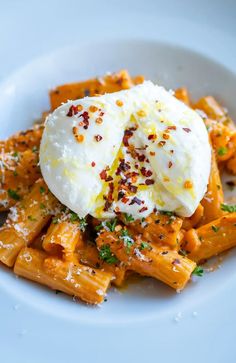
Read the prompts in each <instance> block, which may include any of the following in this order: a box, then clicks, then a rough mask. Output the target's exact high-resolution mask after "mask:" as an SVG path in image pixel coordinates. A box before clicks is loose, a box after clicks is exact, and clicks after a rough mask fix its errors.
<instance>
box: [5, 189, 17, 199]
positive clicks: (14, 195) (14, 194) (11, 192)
mask: <svg viewBox="0 0 236 363" xmlns="http://www.w3.org/2000/svg"><path fill="white" fill-rule="evenodd" d="M7 192H8V195H9V197H10V198H12V199H14V200H20V195H19V194H18V193H17V191H16V190H13V189H8V191H7Z"/></svg>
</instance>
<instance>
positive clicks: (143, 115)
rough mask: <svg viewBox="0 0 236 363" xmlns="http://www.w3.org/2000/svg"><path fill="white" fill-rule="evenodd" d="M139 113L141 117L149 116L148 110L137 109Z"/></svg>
mask: <svg viewBox="0 0 236 363" xmlns="http://www.w3.org/2000/svg"><path fill="white" fill-rule="evenodd" d="M137 115H138V116H139V117H145V116H147V114H146V112H145V111H144V110H139V111H137Z"/></svg>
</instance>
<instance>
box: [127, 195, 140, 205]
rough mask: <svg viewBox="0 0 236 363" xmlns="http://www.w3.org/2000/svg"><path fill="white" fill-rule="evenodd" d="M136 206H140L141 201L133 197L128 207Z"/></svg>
mask: <svg viewBox="0 0 236 363" xmlns="http://www.w3.org/2000/svg"><path fill="white" fill-rule="evenodd" d="M135 203H136V204H138V205H140V204H142V201H141V199H139V198H137V197H134V198H133V199H132V200H131V202H130V203H129V205H133V204H135Z"/></svg>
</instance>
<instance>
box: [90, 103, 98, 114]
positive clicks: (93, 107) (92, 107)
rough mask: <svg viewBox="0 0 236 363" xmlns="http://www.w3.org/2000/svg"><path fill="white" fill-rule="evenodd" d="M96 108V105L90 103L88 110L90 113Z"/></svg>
mask: <svg viewBox="0 0 236 363" xmlns="http://www.w3.org/2000/svg"><path fill="white" fill-rule="evenodd" d="M97 110H98V108H97V107H96V106H94V105H91V106H90V107H89V111H90V112H92V113H94V112H96V111H97Z"/></svg>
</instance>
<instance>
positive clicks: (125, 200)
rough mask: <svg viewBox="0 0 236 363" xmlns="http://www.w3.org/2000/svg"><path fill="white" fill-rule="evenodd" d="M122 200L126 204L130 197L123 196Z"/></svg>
mask: <svg viewBox="0 0 236 363" xmlns="http://www.w3.org/2000/svg"><path fill="white" fill-rule="evenodd" d="M121 201H122V203H124V204H126V203H127V202H128V201H129V198H126V197H123V198H122V199H121Z"/></svg>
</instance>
